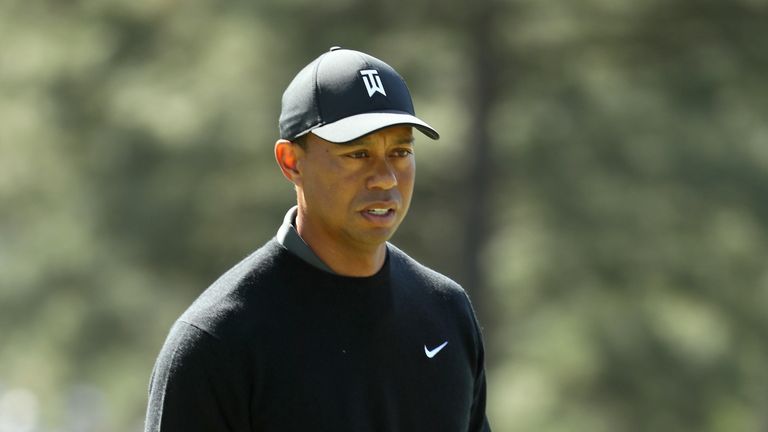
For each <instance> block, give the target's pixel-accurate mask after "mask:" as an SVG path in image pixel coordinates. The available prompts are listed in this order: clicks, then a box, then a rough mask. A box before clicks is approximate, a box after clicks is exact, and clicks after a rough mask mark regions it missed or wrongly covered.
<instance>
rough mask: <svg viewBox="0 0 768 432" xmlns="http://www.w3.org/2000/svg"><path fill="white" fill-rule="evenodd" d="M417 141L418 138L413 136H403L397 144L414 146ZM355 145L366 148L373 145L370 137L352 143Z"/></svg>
mask: <svg viewBox="0 0 768 432" xmlns="http://www.w3.org/2000/svg"><path fill="white" fill-rule="evenodd" d="M415 141H416V137H414V136H413V135H410V136H403V137H400V138H397V139H396V140H395V144H413V143H414V142H415ZM352 144H353V145H361V146H366V145H370V144H371V139H370V138H368V137H365V138H361V139H360V140H359V141H357V142H354V141H353V143H352Z"/></svg>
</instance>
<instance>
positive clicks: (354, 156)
mask: <svg viewBox="0 0 768 432" xmlns="http://www.w3.org/2000/svg"><path fill="white" fill-rule="evenodd" d="M345 156H347V157H348V158H352V159H362V158H366V157H368V152H367V151H365V150H360V151H356V152H352V153H347V154H346V155H345Z"/></svg>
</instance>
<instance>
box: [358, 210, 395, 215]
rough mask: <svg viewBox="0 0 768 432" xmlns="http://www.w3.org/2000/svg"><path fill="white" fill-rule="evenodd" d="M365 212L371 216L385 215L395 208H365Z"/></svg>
mask: <svg viewBox="0 0 768 432" xmlns="http://www.w3.org/2000/svg"><path fill="white" fill-rule="evenodd" d="M365 212H366V213H368V214H369V215H371V216H386V215H388V214H390V213H394V212H395V210H393V209H391V208H372V209H368V210H365Z"/></svg>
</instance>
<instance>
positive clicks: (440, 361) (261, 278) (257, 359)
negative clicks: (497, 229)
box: [146, 239, 490, 432]
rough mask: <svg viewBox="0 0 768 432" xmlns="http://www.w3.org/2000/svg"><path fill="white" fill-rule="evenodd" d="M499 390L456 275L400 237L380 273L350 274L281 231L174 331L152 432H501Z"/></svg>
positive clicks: (157, 372) (159, 378)
mask: <svg viewBox="0 0 768 432" xmlns="http://www.w3.org/2000/svg"><path fill="white" fill-rule="evenodd" d="M446 341H447V344H446V345H444V346H443V347H442V348H440V346H441V345H443V343H444V342H446ZM428 353H429V354H430V355H431V357H430V356H428V355H427V354H428ZM485 391H486V389H485V372H484V367H483V344H482V340H481V335H480V330H479V328H478V325H477V321H476V320H475V316H474V312H473V310H472V306H471V304H470V302H469V300H468V298H467V296H466V294H465V293H464V290H463V289H462V288H461V287H460V286H459V285H457V284H456V283H455V282H453V281H451V280H450V279H448V278H446V277H445V276H442V275H440V274H439V273H436V272H434V271H432V270H430V269H428V268H426V267H424V266H422V265H420V264H418V263H417V262H416V261H414V260H413V259H411V258H410V257H408V256H407V255H406V254H405V253H403V252H401V251H400V250H398V249H397V248H395V247H394V246H392V245H388V251H387V259H386V261H385V264H384V266H383V267H382V269H381V270H380V271H379V272H378V273H376V274H375V275H373V276H370V277H345V276H340V275H335V274H331V273H327V272H324V271H322V270H319V269H317V268H315V267H312V266H311V265H309V264H307V263H306V262H304V261H303V260H301V259H299V258H298V257H296V256H295V255H293V254H292V253H290V252H289V251H287V250H286V249H285V248H284V247H283V246H281V245H280V244H279V243H278V242H277V241H275V240H274V239H273V240H271V241H270V242H268V243H267V244H266V245H265V246H263V247H262V248H261V249H259V250H257V251H256V252H254V253H253V254H252V255H251V256H249V257H248V258H246V259H245V260H243V261H242V262H240V263H239V264H238V265H236V266H235V267H234V268H232V269H231V270H230V271H228V272H227V273H226V274H224V275H223V276H222V277H221V278H220V279H219V280H218V281H216V282H215V283H214V284H213V285H212V286H211V287H210V288H208V289H207V290H206V291H205V292H204V293H203V294H202V295H201V296H200V297H199V298H198V299H197V300H196V301H195V302H194V304H192V306H191V307H190V308H189V309H188V310H187V311H186V312H185V313H184V314H183V315H182V316H181V318H180V319H179V320H178V321H177V322H176V324H175V325H174V326H173V328H172V329H171V332H170V334H169V335H168V339H167V340H166V342H165V345H164V346H163V348H162V350H161V352H160V355H159V357H158V359H157V363H156V364H155V369H154V371H153V373H152V380H151V384H150V393H149V408H148V411H147V422H146V431H153V432H154V431H165V432H170V431H174V432H176V431H178V432H182V431H183V432H194V431H238V432H240V431H242V432H245V431H253V432H261V431H263V432H277V431H280V432H293V431H296V432H299V431H300V432H306V431H333V432H341V431H355V432H366V431H382V432H383V431H387V432H394V431H401V432H411V431H412V432H416V431H419V432H424V431H439V432H453V431H456V432H459V431H461V432H466V431H472V432H475V431H490V428H489V427H488V423H487V420H486V417H485Z"/></svg>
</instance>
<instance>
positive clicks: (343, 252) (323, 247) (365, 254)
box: [296, 211, 387, 277]
mask: <svg viewBox="0 0 768 432" xmlns="http://www.w3.org/2000/svg"><path fill="white" fill-rule="evenodd" d="M296 231H297V232H298V233H299V236H301V238H302V239H303V240H304V242H305V243H307V245H309V247H310V248H311V249H312V251H313V252H314V253H315V254H316V255H317V256H318V257H319V258H320V259H321V260H322V261H323V262H324V263H325V264H326V265H327V266H328V267H330V268H331V270H333V271H334V272H335V273H338V274H340V275H342V276H355V277H366V276H371V275H374V274H376V273H377V272H378V271H379V270H380V269H381V267H382V266H383V265H384V261H385V260H386V258H387V246H386V243H381V244H378V245H357V246H355V245H346V244H343V243H341V242H339V241H338V240H337V239H334V238H332V237H331V236H330V235H328V233H325V232H323V231H321V230H316V229H312V226H311V224H308V223H307V222H306V220H305V218H304V215H303V214H302V212H301V211H299V213H298V214H297V215H296Z"/></svg>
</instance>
